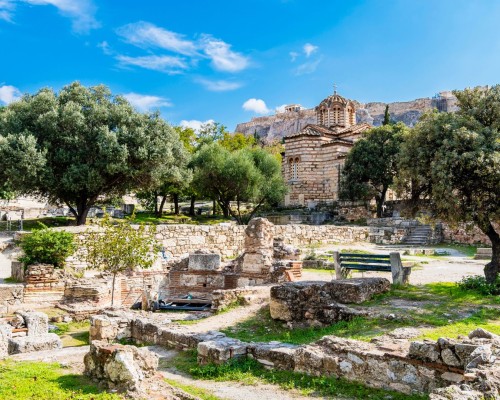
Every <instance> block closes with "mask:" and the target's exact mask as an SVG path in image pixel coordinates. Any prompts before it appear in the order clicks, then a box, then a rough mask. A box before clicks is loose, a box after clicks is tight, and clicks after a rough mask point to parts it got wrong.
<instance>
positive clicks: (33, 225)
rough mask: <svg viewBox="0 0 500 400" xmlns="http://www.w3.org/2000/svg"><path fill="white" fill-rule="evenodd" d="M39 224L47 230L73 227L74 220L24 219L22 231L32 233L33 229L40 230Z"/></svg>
mask: <svg viewBox="0 0 500 400" xmlns="http://www.w3.org/2000/svg"><path fill="white" fill-rule="evenodd" d="M40 223H42V224H44V225H45V226H47V227H48V228H52V227H57V226H70V225H75V219H74V218H70V217H45V218H37V219H25V220H24V221H23V230H25V231H32V230H33V229H40Z"/></svg>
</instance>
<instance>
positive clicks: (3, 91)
mask: <svg viewBox="0 0 500 400" xmlns="http://www.w3.org/2000/svg"><path fill="white" fill-rule="evenodd" d="M20 97H21V91H20V90H19V89H18V88H16V87H14V86H8V85H4V86H0V102H2V103H4V104H9V103H12V102H13V101H16V100H17V99H19V98H20Z"/></svg>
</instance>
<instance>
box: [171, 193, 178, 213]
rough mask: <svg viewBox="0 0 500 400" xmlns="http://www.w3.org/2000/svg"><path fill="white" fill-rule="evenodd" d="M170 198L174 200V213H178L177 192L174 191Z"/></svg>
mask: <svg viewBox="0 0 500 400" xmlns="http://www.w3.org/2000/svg"><path fill="white" fill-rule="evenodd" d="M172 198H173V200H174V214H175V215H179V193H174V194H173V195H172Z"/></svg>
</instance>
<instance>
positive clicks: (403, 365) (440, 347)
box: [90, 312, 500, 400]
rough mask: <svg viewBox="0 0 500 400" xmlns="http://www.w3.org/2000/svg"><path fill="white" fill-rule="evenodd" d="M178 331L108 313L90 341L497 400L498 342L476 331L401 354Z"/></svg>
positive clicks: (373, 346)
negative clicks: (466, 388)
mask: <svg viewBox="0 0 500 400" xmlns="http://www.w3.org/2000/svg"><path fill="white" fill-rule="evenodd" d="M183 328H184V327H181V326H175V325H168V324H167V323H165V322H159V321H156V322H155V321H154V320H152V319H151V318H145V317H137V316H134V315H132V314H130V313H120V312H118V313H117V312H115V313H113V312H107V313H106V315H99V316H94V317H92V319H91V330H90V339H91V341H94V340H104V341H108V342H112V341H114V340H116V339H118V338H123V337H128V338H131V339H134V340H135V341H137V342H138V343H139V344H140V343H148V344H156V345H161V346H165V347H174V348H178V349H192V348H197V350H198V363H199V364H210V363H213V364H222V363H225V362H227V361H228V360H230V359H232V358H237V357H250V358H254V359H255V360H256V361H257V362H259V363H260V364H262V365H263V366H265V367H266V368H275V369H281V370H288V371H295V372H302V373H306V374H308V375H313V376H332V377H339V378H343V379H347V380H351V381H357V382H363V383H364V384H365V385H366V386H369V387H375V388H384V389H391V390H395V391H398V392H402V393H406V394H411V393H430V392H433V391H435V390H436V389H439V388H445V387H449V386H452V385H462V384H467V385H470V387H471V390H472V389H474V391H475V392H476V393H477V394H478V395H477V397H470V399H474V400H475V399H477V400H479V399H481V398H483V397H481V396H484V395H490V396H491V397H487V396H485V397H487V398H497V397H496V396H498V394H499V389H500V385H499V383H500V381H499V379H498V376H497V375H495V374H496V373H497V372H498V370H499V368H500V361H497V359H498V356H499V355H500V340H499V339H500V338H499V337H498V336H495V335H492V334H490V333H489V332H486V331H483V330H476V331H474V332H472V333H471V334H470V335H469V339H462V340H449V339H439V340H438V341H437V342H433V341H426V342H413V343H411V344H410V346H409V348H410V350H408V346H402V345H400V346H393V347H391V346H388V345H387V344H386V343H382V344H377V343H366V342H361V341H357V340H351V339H342V338H338V337H336V336H325V337H323V338H322V339H320V340H319V341H317V342H315V343H312V344H308V345H303V346H294V345H290V344H285V343H280V342H271V343H245V342H241V341H240V340H237V339H232V338H228V337H226V336H225V335H224V334H222V333H220V332H206V333H201V334H200V333H191V332H188V331H187V330H186V329H183ZM127 335H129V336H127ZM434 353H435V354H434ZM457 360H459V361H458V362H457ZM492 377H493V378H494V379H492ZM460 387H462V386H460ZM439 393H441V392H439ZM431 397H432V395H431ZM435 398H436V399H437V398H439V397H435Z"/></svg>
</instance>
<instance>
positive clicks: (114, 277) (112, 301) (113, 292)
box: [111, 272, 116, 307]
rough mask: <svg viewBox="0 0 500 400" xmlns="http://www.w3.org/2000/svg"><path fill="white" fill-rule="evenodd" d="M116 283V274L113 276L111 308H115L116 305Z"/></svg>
mask: <svg viewBox="0 0 500 400" xmlns="http://www.w3.org/2000/svg"><path fill="white" fill-rule="evenodd" d="M115 281H116V272H115V273H114V274H113V282H112V284H111V307H113V305H114V303H115Z"/></svg>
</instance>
